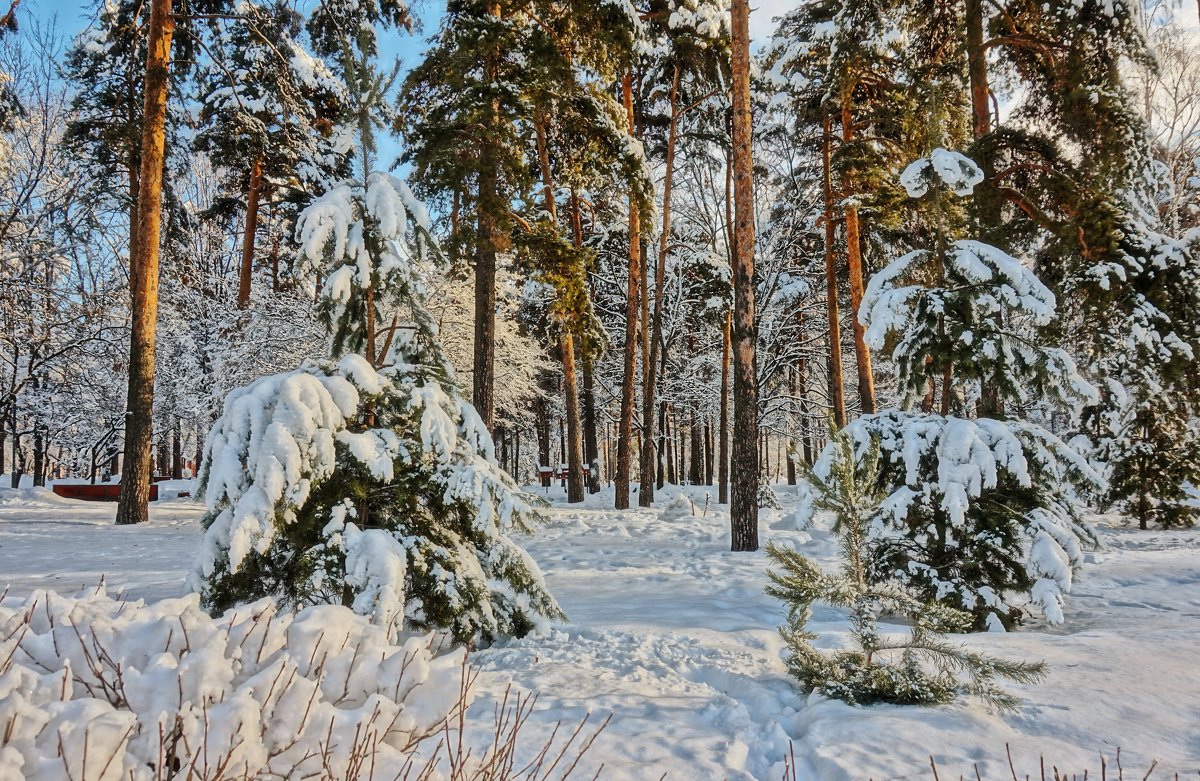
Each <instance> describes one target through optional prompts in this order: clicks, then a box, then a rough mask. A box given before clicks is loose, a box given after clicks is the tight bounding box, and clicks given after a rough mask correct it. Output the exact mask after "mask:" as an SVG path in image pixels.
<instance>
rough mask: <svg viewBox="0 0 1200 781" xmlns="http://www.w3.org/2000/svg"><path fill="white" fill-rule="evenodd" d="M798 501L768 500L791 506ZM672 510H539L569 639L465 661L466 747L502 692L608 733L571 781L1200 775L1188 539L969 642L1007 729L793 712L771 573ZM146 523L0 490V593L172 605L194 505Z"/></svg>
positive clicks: (1115, 537)
mask: <svg viewBox="0 0 1200 781" xmlns="http://www.w3.org/2000/svg"><path fill="white" fill-rule="evenodd" d="M790 490H791V489H788V488H787V487H780V488H779V493H780V495H781V498H782V499H783V501H784V503H785V505H789V506H790V504H791V495H790ZM674 493H675V492H672V491H668V492H667V493H666V495H664V496H662V497H660V500H659V501H658V502H657V503H656V505H657V508H656V509H654V510H640V509H635V510H631V511H626V512H614V511H613V510H611V509H609V508H611V503H612V502H611V493H609V492H604V493H602V494H600V495H598V496H596V497H590V498H589V500H588V502H587V503H586V504H585V505H584V506H583V507H578V506H576V507H572V508H569V509H568V508H567V507H566V506H565V505H564V504H562V495H561V491H560V489H557V488H555V489H551V494H550V499H551V500H552V501H554V509H553V511H552V512H551V513H550V518H549V521H548V523H547V525H546V526H545V528H543V529H542V530H540V531H539V533H538V534H537V535H536V536H535V537H533V538H531V539H528V540H526V545H527V547H528V548H529V550H530V552H531V553H532V554H533V556H534V557H535V558H536V559H537V560H538V562H539V563H540V564H541V566H542V568H543V569H544V570H545V572H546V575H547V580H548V582H549V584H550V586H551V588H552V590H553V591H554V593H555V595H556V596H557V597H558V599H559V601H560V602H561V603H562V605H563V607H564V608H565V610H566V612H567V614H568V615H569V617H570V622H569V623H567V624H564V625H562V626H560V627H559V628H557V629H556V630H554V631H553V632H552V633H551V634H550V635H549V636H546V637H537V638H527V639H524V640H520V641H511V642H506V643H503V644H500V645H497V646H495V647H492V648H489V649H486V650H482V651H478V652H476V653H475V654H474V655H473V659H474V662H475V664H476V665H477V666H478V667H479V668H481V669H482V671H483V673H482V677H481V683H482V695H481V697H480V698H479V699H478V700H477V702H476V706H475V708H474V710H473V711H472V714H473V716H474V717H476V718H477V719H478V720H479V724H480V732H483V731H485V730H486V728H487V726H488V724H489V723H490V718H491V708H492V705H493V702H494V700H495V699H496V698H498V697H499V696H500V694H501V693H502V692H503V690H504V687H505V686H506V684H507V683H509V682H512V683H513V684H514V685H515V686H517V687H518V688H520V689H523V690H527V691H534V692H538V693H539V695H540V696H539V699H538V702H537V706H536V711H535V713H534V715H533V717H532V718H531V720H530V722H529V723H528V725H527V727H526V729H525V732H524V737H525V739H526V740H527V741H528V745H529V747H530V748H531V749H532V748H534V747H535V746H536V744H540V742H541V740H542V739H544V738H545V737H546V736H548V735H549V732H550V730H551V729H552V728H553V726H554V724H555V723H556V722H558V721H562V722H564V724H567V725H572V726H573V724H574V723H575V722H577V721H578V720H579V719H580V718H582V717H583V715H584V714H586V713H589V712H591V713H593V714H595V716H594V717H593V718H594V719H595V718H596V717H599V718H603V717H604V716H606V715H608V714H609V713H613V714H614V718H613V720H612V722H611V723H610V725H609V726H608V728H607V729H606V730H605V731H604V732H603V733H601V735H600V736H599V738H598V739H597V740H596V742H595V745H594V747H593V748H592V750H591V751H590V752H589V753H588V754H587V755H586V756H585V758H584V760H583V762H582V763H581V767H580V770H581V771H582V772H581V773H580V777H583V778H590V777H591V775H592V774H593V773H594V772H595V771H596V769H597V768H599V766H600V765H601V764H603V765H604V772H603V774H602V776H601V777H602V778H608V779H649V780H651V781H653V780H654V779H659V778H662V777H664V776H665V777H667V778H670V779H685V780H690V779H722V778H728V779H731V780H732V779H779V778H780V777H781V776H782V774H783V770H784V765H783V762H784V759H785V757H786V756H787V755H788V752H789V746H791V749H790V750H791V751H794V754H795V757H796V760H797V762H798V765H799V767H798V772H797V777H798V778H800V779H819V780H820V781H836V780H837V779H866V778H874V779H876V780H877V781H880V780H882V779H901V778H903V779H926V778H932V773H931V771H930V769H929V755H930V754H932V755H933V756H934V757H935V758H936V760H937V764H938V768H939V772H940V776H941V778H943V779H946V778H957V777H958V776H959V774H960V773H961V774H963V775H964V776H967V777H974V769H973V765H974V764H975V763H978V765H979V769H980V772H981V775H982V777H983V778H985V779H1006V778H1010V777H1011V774H1010V772H1009V770H1008V766H1007V760H1006V759H1005V752H1006V749H1005V745H1006V744H1008V745H1009V746H1010V747H1011V751H1012V755H1013V757H1014V759H1015V762H1016V766H1017V770H1018V773H1019V774H1020V775H1021V776H1022V777H1023V776H1024V774H1025V773H1028V774H1030V776H1031V777H1034V778H1037V777H1038V776H1039V772H1040V771H1039V769H1038V758H1039V756H1041V755H1044V756H1045V757H1046V760H1047V768H1049V767H1050V766H1051V764H1053V765H1056V766H1057V767H1058V768H1059V769H1065V770H1067V771H1073V772H1077V773H1080V775H1081V776H1082V771H1083V769H1084V768H1090V769H1091V774H1092V776H1093V777H1099V776H1098V770H1099V759H1098V757H1099V755H1100V754H1101V753H1103V754H1104V755H1106V756H1108V757H1109V758H1110V761H1111V759H1112V758H1113V757H1114V756H1115V753H1116V749H1117V747H1121V749H1122V761H1123V764H1124V767H1125V768H1126V777H1127V778H1134V777H1136V778H1141V777H1142V775H1143V774H1144V773H1145V770H1146V768H1148V767H1149V765H1150V763H1151V761H1153V760H1157V761H1158V766H1157V768H1156V769H1155V772H1154V774H1153V775H1152V776H1151V778H1152V779H1168V778H1171V777H1172V776H1173V774H1174V773H1179V775H1180V777H1181V778H1196V777H1197V776H1200V531H1184V532H1155V531H1151V532H1139V531H1135V530H1127V529H1121V528H1110V527H1102V538H1103V540H1104V544H1105V548H1104V549H1103V550H1102V551H1099V552H1096V553H1092V554H1089V556H1088V564H1087V568H1086V569H1085V570H1084V572H1083V574H1082V576H1081V577H1080V578H1079V579H1078V581H1077V583H1076V587H1075V593H1074V595H1073V596H1072V598H1071V599H1070V601H1069V602H1068V609H1067V622H1066V624H1065V626H1063V627H1060V628H1055V629H1050V628H1045V627H1032V628H1030V629H1028V630H1026V631H1022V632H1019V633H1013V634H1007V635H1001V634H988V635H974V636H971V637H969V638H966V641H967V642H970V643H972V644H974V645H977V646H979V647H986V648H988V649H989V650H990V651H992V652H994V653H997V654H1004V655H1009V656H1013V657H1024V658H1029V659H1044V660H1046V662H1047V663H1048V664H1049V675H1048V677H1047V680H1046V681H1045V682H1044V683H1042V684H1040V685H1037V686H1031V687H1013V690H1014V691H1018V692H1019V693H1020V694H1021V695H1022V696H1023V697H1024V698H1025V701H1026V702H1025V705H1024V706H1023V708H1022V709H1021V710H1020V711H1019V712H1017V713H1015V714H995V713H989V712H988V711H987V710H986V709H985V708H984V707H983V706H982V705H980V704H978V703H963V704H958V705H953V706H949V707H942V708H928V709H922V708H912V707H874V708H869V709H864V708H852V707H849V706H847V705H844V704H842V703H840V702H834V701H827V700H821V699H819V698H812V699H811V700H810V699H808V698H805V697H803V696H801V695H799V694H798V693H797V692H796V690H795V689H794V688H793V686H792V684H791V683H790V681H789V680H788V678H787V676H786V674H785V670H784V666H783V662H782V658H781V648H782V642H781V640H780V639H779V636H778V634H777V633H776V627H777V626H778V624H779V623H781V621H782V618H783V612H782V609H781V608H780V606H779V605H778V604H777V603H776V602H775V601H774V600H772V599H771V598H769V597H767V596H766V595H765V594H764V593H763V586H764V584H765V567H766V561H765V557H764V556H763V555H762V554H732V553H730V552H729V551H728V516H727V514H726V513H725V512H724V511H721V510H719V509H718V508H717V506H716V504H715V501H713V502H712V503H711V504H710V506H709V507H708V509H707V512H705V508H704V504H705V502H704V496H705V493H706V491H705V489H696V490H693V491H692V492H691V496H692V498H693V499H694V500H695V502H696V513H697V515H696V516H692V515H691V514H690V513H689V512H688V509H690V508H688V509H683V510H682V511H681V510H680V509H679V508H678V507H675V508H671V509H669V510H665V511H664V509H663V508H666V507H667V505H668V504H669V503H670V499H671V497H672V496H673V495H674ZM685 504H686V503H685ZM152 508H153V509H152V511H151V516H152V521H151V523H150V525H149V526H147V527H134V528H130V527H117V526H114V525H112V518H113V514H114V505H112V504H105V503H84V502H76V501H70V500H64V499H60V498H58V497H55V496H54V495H52V494H50V493H49V492H48V491H42V490H30V489H22V490H20V491H14V490H10V489H4V490H0V584H3V583H7V584H10V593H13V594H21V593H27V592H29V591H31V590H33V589H35V588H47V587H49V588H54V589H57V590H59V591H64V592H70V591H74V590H76V589H78V588H79V587H81V586H92V585H95V584H97V583H98V582H99V581H100V579H101V578H102V577H103V578H104V579H105V580H106V582H107V584H108V587H109V590H110V593H112V592H117V591H123V592H125V593H127V594H128V595H129V596H131V597H140V598H145V599H147V600H154V599H160V598H163V597H169V596H175V595H177V594H178V593H179V591H180V589H181V588H182V583H183V579H184V573H185V571H186V570H187V568H188V566H189V564H190V561H191V556H192V554H193V551H194V550H195V549H196V547H197V544H198V542H199V538H200V534H201V531H200V527H199V523H198V519H199V516H200V514H201V509H200V506H199V505H197V504H195V503H193V502H191V501H188V500H186V499H176V500H170V501H164V502H161V503H156V504H155V505H152ZM681 512H682V514H680V513H681ZM788 525H789V523H788V516H787V514H786V513H773V512H764V513H763V526H762V529H763V536H764V538H769V539H776V540H786V541H790V542H791V543H792V544H795V545H796V546H797V547H798V548H800V549H801V550H803V551H804V552H806V553H808V554H810V555H812V556H815V557H817V558H819V559H824V560H826V561H829V562H831V563H832V560H833V557H834V552H835V549H834V546H833V544H832V541H831V540H830V539H829V537H828V535H826V534H825V533H823V532H821V531H813V532H811V533H806V532H799V531H794V530H788V529H787V528H786V527H787V526H788ZM774 527H778V528H774ZM813 627H814V629H816V630H817V631H820V632H822V633H823V634H825V633H828V634H826V642H836V640H837V633H839V632H841V631H843V630H844V621H843V618H842V616H841V614H840V613H839V612H837V611H833V610H824V611H821V610H818V611H817V613H816V616H815V619H814V622H813ZM1134 771H1136V772H1134ZM1114 776H1115V774H1114V773H1110V777H1114Z"/></svg>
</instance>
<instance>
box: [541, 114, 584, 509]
mask: <svg viewBox="0 0 1200 781" xmlns="http://www.w3.org/2000/svg"><path fill="white" fill-rule="evenodd" d="M534 130H535V133H536V135H537V151H538V167H539V168H541V172H542V199H543V206H544V207H545V209H546V213H547V214H549V215H550V219H551V220H552V221H553V222H555V223H556V224H557V222H558V205H557V204H556V203H555V201H554V172H553V170H551V168H550V147H549V144H548V143H547V141H546V117H545V115H544V114H543V113H542V112H540V111H539V112H538V114H537V118H536V119H535V121H534ZM577 241H578V239H577ZM576 246H578V243H577V244H576ZM564 314H565V313H564ZM571 314H575V313H571ZM573 325H574V323H573V322H572V320H571V318H569V317H563V318H562V320H561V321H560V322H559V328H560V329H561V333H560V335H559V340H558V346H559V352H560V353H561V357H562V367H563V390H564V392H565V393H564V403H565V404H566V405H567V441H566V449H567V502H568V503H576V502H582V501H583V441H582V432H581V431H580V426H579V383H578V382H577V380H576V377H575V340H574V337H573V336H572V334H571V328H572V326H573Z"/></svg>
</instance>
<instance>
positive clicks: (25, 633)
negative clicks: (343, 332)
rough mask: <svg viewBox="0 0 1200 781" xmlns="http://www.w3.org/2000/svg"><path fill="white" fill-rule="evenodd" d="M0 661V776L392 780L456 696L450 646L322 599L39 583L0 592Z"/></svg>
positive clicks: (105, 780)
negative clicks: (292, 603) (399, 636)
mask: <svg viewBox="0 0 1200 781" xmlns="http://www.w3.org/2000/svg"><path fill="white" fill-rule="evenodd" d="M0 659H2V660H3V662H2V664H0V722H3V723H4V724H5V725H6V728H5V730H4V733H3V735H2V736H0V768H2V770H0V778H3V779H5V781H18V780H21V781H24V779H30V780H31V781H32V780H33V779H52V778H53V779H60V778H73V779H85V780H86V781H118V780H120V781H154V780H156V779H161V778H165V777H167V776H170V777H172V778H176V777H178V778H183V777H188V778H213V779H215V778H299V777H304V778H317V777H322V778H339V779H367V778H393V777H399V776H400V775H401V774H403V773H404V772H406V768H407V767H408V765H409V763H410V757H411V755H412V753H413V750H414V749H415V748H416V746H417V745H418V743H420V741H421V740H422V739H424V738H426V737H428V736H430V735H434V734H436V733H438V732H439V730H440V729H441V728H442V727H443V725H444V724H445V722H446V720H447V719H448V718H449V717H450V716H451V714H452V712H453V711H454V710H455V709H456V708H457V707H459V704H460V699H461V698H460V679H461V676H460V667H461V661H462V660H461V654H449V655H443V656H440V657H435V656H434V655H433V654H432V653H431V652H430V646H429V642H428V641H427V639H425V638H420V637H414V638H410V639H409V640H407V641H406V642H404V643H403V644H402V645H394V644H392V642H391V641H390V639H389V637H388V635H387V633H386V631H385V630H384V629H382V628H381V627H378V626H375V625H372V624H370V623H369V622H368V621H366V620H365V619H363V618H361V617H359V616H356V615H355V614H354V613H352V612H351V611H349V610H347V609H345V608H343V607H337V606H317V607H311V608H308V609H306V610H304V611H302V612H301V613H299V614H297V615H295V616H292V615H290V614H287V613H279V612H276V609H275V607H274V605H273V604H272V603H271V602H270V601H266V600H264V601H260V602H256V603H253V604H250V605H246V606H244V607H240V608H238V609H236V610H231V611H229V612H228V613H226V614H225V615H223V616H220V617H218V618H213V617H210V616H209V615H207V614H206V613H205V612H204V611H203V610H201V608H200V605H199V600H198V598H197V597H196V596H195V595H193V596H189V597H184V598H181V599H168V600H163V601H160V602H156V603H153V604H149V605H147V604H143V603H142V602H140V601H138V602H124V601H117V600H114V599H111V598H110V597H108V596H107V595H106V594H105V593H103V591H98V592H94V593H90V594H86V595H81V596H78V597H65V596H60V595H58V594H54V593H49V592H41V591H39V592H35V593H34V594H33V595H32V596H30V597H29V598H28V599H14V598H7V599H5V600H3V602H0ZM464 704H465V703H464Z"/></svg>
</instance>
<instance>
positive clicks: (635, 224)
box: [613, 73, 642, 510]
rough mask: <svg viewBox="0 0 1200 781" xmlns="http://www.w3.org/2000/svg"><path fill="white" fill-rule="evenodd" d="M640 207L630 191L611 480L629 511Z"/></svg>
mask: <svg viewBox="0 0 1200 781" xmlns="http://www.w3.org/2000/svg"><path fill="white" fill-rule="evenodd" d="M622 96H623V98H624V101H625V115H626V119H627V121H628V131H629V134H630V135H631V136H632V135H633V132H634V128H633V74H632V73H626V74H625V78H624V81H623V83H622ZM641 225H642V223H641V204H639V203H638V197H637V195H636V194H635V193H634V192H633V190H632V188H631V190H630V193H629V279H628V285H627V287H626V294H625V356H624V357H625V377H624V379H623V381H622V382H621V418H620V421H619V423H618V430H617V474H616V477H615V479H614V481H613V482H614V484H615V488H614V492H613V505H614V507H616V509H618V510H627V509H629V480H630V475H629V472H630V467H631V463H630V461H631V460H632V458H631V457H632V450H633V401H634V400H633V391H634V382H635V381H636V377H635V374H636V372H637V365H636V364H637V328H638V287H639V273H640V269H641V265H642V260H641V251H642V236H641V233H642V230H641Z"/></svg>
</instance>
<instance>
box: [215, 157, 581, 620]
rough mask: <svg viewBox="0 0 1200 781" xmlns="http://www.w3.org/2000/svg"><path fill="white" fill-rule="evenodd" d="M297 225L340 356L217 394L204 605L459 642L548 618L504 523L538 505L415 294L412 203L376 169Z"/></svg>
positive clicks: (530, 515)
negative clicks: (344, 615) (308, 614)
mask: <svg viewBox="0 0 1200 781" xmlns="http://www.w3.org/2000/svg"><path fill="white" fill-rule="evenodd" d="M297 233H298V235H299V236H300V238H301V243H302V245H303V254H304V257H303V262H304V264H305V265H306V266H307V267H308V268H310V269H311V270H312V271H313V272H314V273H316V274H318V275H319V276H320V278H322V279H324V280H325V284H324V287H323V295H324V299H323V300H324V303H323V304H322V311H323V312H324V314H325V316H326V317H327V318H328V321H329V325H330V330H331V331H332V334H333V337H334V340H333V343H334V349H335V356H337V359H336V360H335V361H334V362H330V363H310V364H308V365H306V366H304V367H302V368H300V369H299V370H296V371H293V372H289V373H285V374H280V375H275V376H271V377H265V378H263V379H260V380H258V381H257V382H255V383H253V384H251V385H249V386H247V387H246V388H243V389H240V390H237V391H234V392H233V393H231V394H230V395H229V397H228V399H227V400H226V403H225V408H224V411H223V414H222V415H221V417H220V418H219V419H218V420H217V422H216V424H215V425H214V426H213V429H212V433H211V434H210V435H209V437H208V440H207V442H206V445H205V458H204V464H203V471H202V476H201V481H202V484H203V485H204V495H205V499H206V502H207V505H208V515H207V524H208V532H207V534H206V537H205V541H204V546H203V550H202V553H201V555H200V557H199V559H198V561H197V565H196V567H195V570H194V572H193V573H192V576H191V585H192V586H193V588H195V589H197V590H199V591H201V592H202V594H203V596H204V600H205V602H206V603H207V604H208V605H210V606H212V607H214V608H216V609H225V608H228V607H230V606H232V605H235V604H237V603H239V602H244V601H249V600H253V599H257V598H260V597H264V596H270V597H274V598H276V599H278V600H280V601H281V602H283V603H284V604H286V605H288V606H291V607H296V608H299V607H302V606H304V605H307V604H313V603H334V604H344V605H346V606H348V607H351V608H353V609H354V611H355V612H358V613H361V614H363V615H367V616H370V617H371V618H372V619H373V620H374V621H376V622H377V623H379V624H381V625H384V626H387V627H389V628H392V629H399V628H402V627H405V626H407V627H412V628H418V629H424V628H445V629H448V630H450V631H451V632H452V634H453V635H454V637H455V638H456V639H457V640H460V641H463V642H468V641H473V640H484V641H487V640H490V639H492V638H494V637H497V636H501V635H523V634H525V633H527V632H528V631H530V630H531V629H533V628H534V627H535V626H537V625H539V624H542V623H544V622H545V621H547V620H548V619H552V618H558V617H561V612H560V611H559V608H558V606H557V604H556V603H555V601H554V599H553V598H552V597H551V596H550V594H549V593H548V591H547V590H546V587H545V584H544V582H543V581H542V577H541V574H540V572H539V571H538V568H537V565H536V564H535V563H534V562H533V560H532V559H530V558H529V556H528V555H527V554H526V553H525V552H524V550H522V548H521V547H520V546H519V545H518V544H517V543H516V542H514V541H513V540H512V539H511V537H510V534H512V533H514V532H517V531H522V530H527V529H528V528H529V525H530V524H531V523H532V522H533V521H534V520H535V518H536V513H535V512H534V511H533V509H532V507H531V505H530V504H529V503H528V501H527V500H526V497H525V496H524V495H523V494H521V493H520V492H519V490H518V489H517V487H516V485H515V484H514V483H513V481H512V479H511V478H510V477H509V476H508V475H507V474H506V473H505V472H504V471H503V470H502V469H500V468H499V466H498V465H497V464H496V460H495V457H494V452H493V445H492V439H491V436H490V434H489V433H488V431H487V428H486V427H485V426H484V425H483V422H482V421H481V420H480V419H479V416H478V415H477V414H476V412H475V410H474V408H473V407H472V406H471V405H470V404H469V403H468V402H466V401H465V400H463V398H462V397H461V395H460V392H459V389H458V387H457V385H456V383H455V381H454V377H453V372H452V370H451V369H450V367H449V364H448V362H447V361H446V359H445V357H444V356H443V354H442V352H441V349H440V347H439V345H438V342H437V327H436V324H435V323H434V322H433V320H432V318H431V317H430V316H429V313H428V311H427V310H426V308H425V304H424V296H423V293H422V290H423V288H422V284H421V274H422V267H421V263H422V260H423V258H424V257H425V255H424V252H423V250H424V249H427V248H428V245H427V243H426V242H427V236H428V234H427V231H426V217H425V215H424V212H423V210H422V209H421V207H420V205H419V204H417V203H416V202H415V201H414V200H413V198H412V196H411V194H410V193H409V192H408V189H407V188H406V187H405V186H404V184H403V183H402V182H400V181H398V180H396V179H395V178H394V177H391V176H389V175H387V174H380V173H374V174H371V175H370V176H369V177H368V178H367V181H366V182H365V184H355V183H347V184H343V185H339V186H338V187H337V188H335V189H334V190H333V191H331V192H330V193H328V194H327V195H325V196H323V197H321V198H319V199H317V200H316V201H315V202H314V203H313V204H312V205H311V206H310V207H309V208H308V209H307V210H305V212H304V213H303V214H302V215H301V217H300V219H299V222H298V225H297ZM389 321H390V322H391V327H390V329H382V328H378V327H377V325H378V324H380V323H385V322H389ZM346 350H353V351H358V352H345V351H346Z"/></svg>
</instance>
